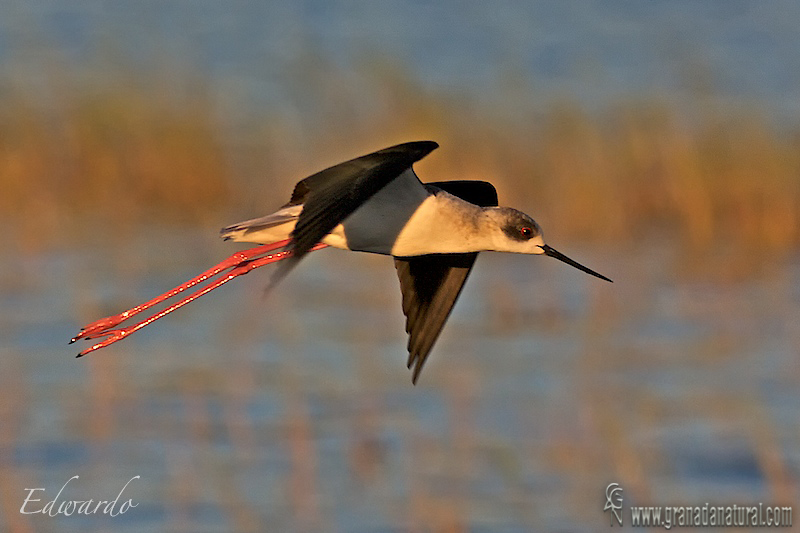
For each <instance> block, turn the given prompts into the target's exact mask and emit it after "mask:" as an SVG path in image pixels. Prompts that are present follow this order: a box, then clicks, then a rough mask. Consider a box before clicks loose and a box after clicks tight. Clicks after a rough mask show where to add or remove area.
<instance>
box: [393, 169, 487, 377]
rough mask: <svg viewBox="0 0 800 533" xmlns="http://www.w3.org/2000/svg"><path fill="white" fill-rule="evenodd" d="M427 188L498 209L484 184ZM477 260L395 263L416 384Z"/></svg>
mask: <svg viewBox="0 0 800 533" xmlns="http://www.w3.org/2000/svg"><path fill="white" fill-rule="evenodd" d="M426 186H427V187H429V188H430V189H431V190H433V191H434V192H435V191H436V190H439V189H441V190H444V191H446V192H449V193H450V194H453V195H454V196H458V197H459V198H462V199H463V200H466V201H468V202H470V203H473V204H475V205H479V206H481V207H487V206H494V205H497V191H496V190H495V188H494V186H492V184H491V183H487V182H485V181H446V182H439V183H427V184H426ZM477 257H478V253H477V252H474V253H465V254H437V255H421V256H417V257H403V258H395V260H394V265H395V268H396V269H397V276H398V277H399V278H400V290H401V291H402V293H403V313H404V314H405V315H406V332H408V336H409V337H408V368H411V366H412V365H413V366H414V374H413V377H412V381H413V383H414V384H416V383H417V379H418V378H419V374H420V372H421V371H422V366H423V365H424V364H425V360H426V359H427V358H428V354H429V353H430V351H431V348H433V344H434V343H435V342H436V339H437V338H438V337H439V333H441V331H442V328H443V327H444V323H445V322H446V321H447V317H448V316H450V311H452V309H453V305H455V303H456V300H457V299H458V295H459V294H460V293H461V289H462V288H463V287H464V283H465V282H466V281H467V277H468V276H469V273H470V271H471V270H472V266H473V265H474V264H475V259H476V258H477Z"/></svg>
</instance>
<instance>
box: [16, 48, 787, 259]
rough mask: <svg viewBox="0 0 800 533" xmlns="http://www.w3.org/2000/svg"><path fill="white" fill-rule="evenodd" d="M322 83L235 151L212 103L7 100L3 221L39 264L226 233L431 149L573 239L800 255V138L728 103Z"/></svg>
mask: <svg viewBox="0 0 800 533" xmlns="http://www.w3.org/2000/svg"><path fill="white" fill-rule="evenodd" d="M311 66H312V67H315V68H309V69H302V73H295V76H296V79H294V81H293V82H292V83H294V84H296V85H297V86H298V87H303V91H302V92H303V94H302V102H306V101H307V102H311V103H313V105H310V104H309V106H308V107H309V108H310V109H313V111H309V112H308V113H305V115H304V116H303V117H301V118H300V119H297V118H296V117H295V118H294V119H290V118H289V115H288V114H287V113H286V112H285V110H274V112H272V113H270V112H269V111H265V112H264V113H263V115H261V116H259V117H258V118H257V119H256V120H253V121H252V123H254V124H257V125H256V126H254V127H253V126H252V124H251V126H250V127H249V129H248V130H247V131H242V132H240V134H241V136H240V135H239V134H237V135H236V136H237V139H231V138H230V137H231V135H228V136H227V137H226V136H224V135H223V134H222V133H221V132H222V131H225V128H223V127H222V124H221V120H220V119H219V118H218V117H217V115H216V110H215V107H214V101H213V97H211V96H209V91H208V90H202V89H201V90H200V94H201V96H199V97H186V98H178V99H176V98H167V97H165V96H164V95H162V94H161V93H159V91H156V90H150V89H147V88H146V86H142V85H141V84H139V86H138V88H137V87H134V86H133V85H132V84H128V85H125V84H120V85H117V86H116V88H110V89H105V90H102V91H99V92H98V91H69V90H67V91H63V96H62V98H61V99H60V100H59V102H58V103H57V105H55V106H53V105H50V106H49V107H46V106H42V105H38V103H37V102H36V101H35V100H34V99H33V98H29V97H27V96H26V94H24V93H23V92H22V91H16V92H15V91H6V93H3V97H2V99H0V187H2V190H3V192H4V194H3V195H1V196H0V212H1V213H2V215H3V218H5V219H7V220H9V221H10V222H12V224H13V227H14V229H15V230H16V231H15V234H16V235H17V236H18V237H19V238H20V239H21V240H22V241H23V244H26V245H29V246H42V245H48V244H52V243H53V242H55V241H56V240H62V239H65V238H66V239H67V241H69V240H70V238H72V239H73V240H74V239H75V238H77V237H78V234H76V233H75V231H74V229H75V227H76V223H77V224H80V223H81V221H85V220H89V221H91V222H92V223H94V224H99V225H100V226H103V225H106V226H110V227H113V228H115V231H119V227H128V228H130V227H131V226H133V227H141V225H142V223H143V222H144V221H150V220H153V221H156V222H159V221H160V222H181V223H198V222H208V223H210V224H216V225H219V224H220V223H223V222H225V221H227V219H226V218H225V219H223V217H221V216H220V213H223V212H224V213H228V212H231V211H232V209H231V206H232V205H236V206H237V208H236V210H235V212H236V213H237V216H239V215H241V216H249V215H253V216H255V215H258V214H260V213H261V212H263V211H266V210H268V209H270V208H271V207H276V206H278V205H280V203H281V202H282V200H283V199H284V198H283V196H285V195H287V194H288V192H289V189H290V187H291V185H292V184H293V183H294V182H295V181H296V180H298V179H300V178H302V177H303V176H305V175H307V174H308V173H310V172H313V171H315V170H318V169H319V167H320V166H321V165H325V164H333V163H336V162H338V161H340V160H342V159H343V158H347V157H351V156H356V155H359V154H361V153H364V152H366V151H369V150H373V149H377V148H380V147H382V146H384V145H387V144H389V143H394V142H402V141H406V140H411V139H416V138H433V139H436V140H438V141H439V142H440V144H441V145H442V149H441V150H440V151H439V152H438V153H436V154H434V156H432V157H430V158H429V159H427V160H425V161H423V162H421V163H420V165H419V167H420V171H421V172H420V173H421V174H422V175H423V176H424V177H427V179H429V180H430V179H437V180H442V179H489V180H491V181H493V182H494V183H495V184H497V185H498V187H499V189H500V196H501V198H502V200H503V201H504V202H506V203H510V204H513V205H516V206H519V207H520V208H523V209H526V210H528V211H530V212H533V213H535V214H536V215H537V218H538V219H539V220H540V222H542V223H543V225H544V226H545V227H547V228H558V233H559V236H560V237H569V238H574V239H592V240H601V241H612V240H613V241H615V242H623V243H624V242H635V241H636V240H638V239H641V238H643V237H647V236H651V235H653V234H654V233H655V234H659V235H662V234H663V233H664V232H666V233H667V234H668V235H670V236H672V237H674V238H677V239H680V240H681V241H682V242H683V243H685V244H686V245H687V248H688V249H690V250H691V251H693V252H696V251H698V250H700V249H703V248H705V247H709V246H711V245H712V244H714V245H717V246H716V247H717V248H722V249H726V248H727V249H730V250H732V251H733V253H734V254H737V253H739V252H744V251H746V252H747V253H750V252H752V251H753V250H768V251H778V252H780V251H786V250H791V249H794V248H795V247H796V246H797V244H798V243H799V242H800V231H798V229H799V225H800V180H799V179H798V177H800V135H798V133H797V132H796V131H792V130H791V129H787V128H786V127H780V128H779V127H777V126H775V125H774V124H771V123H770V122H769V121H768V120H767V119H765V118H763V117H762V116H761V115H759V114H758V113H757V112H755V111H753V112H750V111H746V110H740V111H736V112H730V111H726V112H724V113H723V112H722V111H720V109H718V108H715V106H714V105H713V103H712V104H709V105H707V106H706V109H707V110H706V111H704V112H702V113H698V114H697V115H696V116H692V117H687V116H686V113H684V112H682V111H681V110H679V109H677V108H676V107H675V106H674V105H670V104H667V103H666V102H665V101H659V100H658V99H655V98H653V99H649V100H648V99H639V100H638V101H634V102H626V103H624V104H621V105H619V106H616V107H613V108H611V109H608V110H606V111H605V112H601V113H588V112H586V111H585V110H584V109H582V108H581V106H580V105H579V104H577V103H575V102H570V101H561V102H555V103H553V104H552V105H548V106H546V110H545V111H542V110H541V109H535V108H533V107H530V108H521V109H518V110H514V112H513V113H509V112H508V111H507V110H506V111H503V110H502V109H499V108H498V105H497V103H496V102H488V103H487V102H482V101H477V100H476V99H475V98H470V97H467V96H463V95H458V94H452V93H446V92H444V91H436V90H432V89H425V88H423V87H422V85H421V84H420V83H417V82H415V81H414V78H413V76H412V75H410V74H408V73H406V72H404V71H402V70H401V69H397V68H390V67H387V66H385V65H374V64H369V65H366V66H364V67H362V68H361V70H359V71H357V72H355V73H344V72H335V71H333V72H332V71H331V70H330V68H321V67H319V65H316V66H315V65H311ZM119 77H120V78H121V79H123V78H124V76H119ZM321 77H324V78H325V80H322V79H320V78H321ZM331 79H333V80H335V81H336V82H335V83H332V82H331ZM323 81H324V83H323ZM201 85H202V84H201ZM356 86H358V87H362V88H363V87H367V89H365V90H366V91H368V92H369V94H370V95H371V96H372V98H369V99H367V100H364V99H363V97H362V96H363V95H359V94H357V93H356V92H355V89H354V87H356ZM515 90H516V91H517V93H519V91H520V89H519V88H517V89H515ZM530 90H531V91H532V89H530ZM497 98H498V100H502V95H501V96H498V97H497ZM302 102H299V103H297V102H296V103H294V104H293V105H295V107H297V106H300V105H302ZM290 107H291V106H290ZM276 191H280V192H281V194H279V196H280V197H275V196H276ZM70 232H71V233H70ZM79 235H81V236H85V235H86V230H85V228H84V229H83V230H82V231H81V232H80V233H79Z"/></svg>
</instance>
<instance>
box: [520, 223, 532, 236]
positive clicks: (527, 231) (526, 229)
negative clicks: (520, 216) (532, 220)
mask: <svg viewBox="0 0 800 533" xmlns="http://www.w3.org/2000/svg"><path fill="white" fill-rule="evenodd" d="M519 232H520V233H521V234H522V236H523V237H525V238H526V239H530V238H531V236H532V235H533V230H532V229H531V228H529V227H528V226H525V227H522V228H520V230H519Z"/></svg>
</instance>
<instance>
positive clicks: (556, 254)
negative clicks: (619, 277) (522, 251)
mask: <svg viewBox="0 0 800 533" xmlns="http://www.w3.org/2000/svg"><path fill="white" fill-rule="evenodd" d="M539 248H541V249H542V250H544V254H545V255H549V256H550V257H555V258H556V259H558V260H559V261H563V262H565V263H566V264H568V265H571V266H574V267H575V268H577V269H578V270H583V271H584V272H586V273H587V274H591V275H592V276H595V277H597V278H600V279H604V280H606V281H610V282H611V283H614V282H613V281H611V280H610V279H608V278H607V277H605V276H604V275H602V274H598V273H597V272H595V271H594V270H592V269H591V268H586V267H585V266H583V265H582V264H580V263H576V262H575V261H573V260H572V259H570V258H569V257H567V256H566V255H564V254H562V253H561V252H559V251H558V250H556V249H555V248H551V247H549V246H547V245H546V244H543V245H541V246H540V247H539Z"/></svg>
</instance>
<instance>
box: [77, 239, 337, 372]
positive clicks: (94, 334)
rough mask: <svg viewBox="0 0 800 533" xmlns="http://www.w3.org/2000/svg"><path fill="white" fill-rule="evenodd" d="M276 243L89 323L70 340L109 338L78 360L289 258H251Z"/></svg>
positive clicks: (282, 255)
mask: <svg viewBox="0 0 800 533" xmlns="http://www.w3.org/2000/svg"><path fill="white" fill-rule="evenodd" d="M276 244H278V243H275V244H271V245H265V246H258V247H256V248H252V249H249V250H243V251H242V252H239V253H238V254H234V255H233V256H231V257H229V258H228V259H226V260H225V261H223V262H222V263H220V264H218V265H216V266H215V267H214V268H212V269H210V270H208V271H206V272H204V273H203V274H201V275H200V276H197V277H196V278H192V279H191V280H189V281H187V282H186V283H184V284H182V285H179V286H178V287H176V288H174V289H172V290H171V291H168V292H166V293H164V294H162V295H161V296H157V297H156V298H153V299H152V300H150V301H149V302H147V303H145V304H142V305H140V306H137V307H134V308H133V309H131V310H129V311H126V312H125V313H121V314H119V315H114V316H112V317H108V318H107V319H101V320H98V321H97V322H93V323H92V324H90V325H89V326H87V327H86V328H85V329H84V330H83V331H82V332H81V333H80V335H79V336H77V337H76V338H75V339H73V341H74V340H77V339H79V338H83V339H95V338H99V337H104V336H106V335H109V336H108V337H107V338H105V339H103V340H102V341H101V342H98V343H97V344H94V345H92V346H90V347H89V348H87V349H86V350H83V351H82V352H80V353H79V354H78V357H81V356H84V355H86V354H88V353H90V352H93V351H95V350H99V349H100V348H104V347H105V346H108V345H109V344H113V343H115V342H117V341H118V340H121V339H124V338H125V337H127V336H128V335H130V334H131V333H133V332H134V331H137V330H139V329H141V328H143V327H145V326H147V325H148V324H150V323H152V322H154V321H156V320H158V319H159V318H161V317H163V316H166V315H168V314H169V313H171V312H173V311H175V310H176V309H179V308H181V307H183V306H184V305H186V304H188V303H189V302H191V301H194V300H196V299H197V298H199V297H201V296H202V295H204V294H206V293H209V292H211V291H213V290H214V289H216V288H218V287H221V286H222V285H224V284H225V283H227V282H229V281H230V280H232V279H233V278H235V277H238V276H241V275H243V274H247V273H248V272H250V271H251V270H253V269H256V268H259V267H262V266H264V265H268V264H270V263H274V262H276V261H280V260H281V259H286V258H287V257H289V256H290V255H291V251H288V250H285V251H282V252H278V253H275V254H269V255H267V256H264V257H254V256H257V255H260V254H261V253H264V252H265V251H268V250H274V249H276V248H279V247H281V246H276ZM286 244H287V242H286V241H282V245H283V246H285V245H286ZM265 247H272V248H267V249H265ZM325 247H327V245H326V244H322V243H318V244H317V245H316V246H314V247H313V248H312V249H311V251H314V250H320V249H322V248H325ZM240 254H241V255H240ZM237 257H243V259H240V260H239V261H238V262H237V263H235V264H230V262H231V261H232V260H234V259H235V258H237ZM231 267H233V268H232V269H231V271H230V272H228V274H227V275H225V276H223V277H221V278H219V279H217V280H215V281H213V282H211V283H209V284H208V285H206V286H205V287H203V288H201V289H198V290H197V291H195V292H193V293H191V294H189V295H187V296H185V297H184V298H182V299H181V300H179V301H177V302H175V303H174V304H172V305H170V306H169V307H167V308H166V309H164V310H162V311H160V312H158V313H156V314H154V315H152V316H150V317H148V318H146V319H144V320H142V321H141V322H137V323H136V324H132V325H130V326H127V327H124V328H119V329H111V328H113V327H114V326H116V325H117V324H119V323H120V322H122V321H124V320H126V319H127V318H128V317H130V316H132V315H134V314H136V313H139V312H141V311H143V310H144V309H147V308H149V307H152V306H153V305H155V304H157V303H159V302H163V301H164V300H167V299H169V298H171V297H172V296H175V295H176V294H179V293H181V292H183V291H184V290H186V289H187V288H190V287H193V286H195V285H197V284H198V283H202V282H203V281H205V280H207V279H209V278H210V277H213V276H214V275H216V274H219V273H220V272H222V271H224V270H226V269H228V268H231ZM134 310H135V311H134ZM131 311H134V312H131ZM119 317H122V318H121V319H119ZM114 320H116V322H114ZM104 321H108V322H104ZM105 323H108V324H110V325H108V326H105V327H100V326H102V324H105ZM90 327H93V329H91V330H90V329H89V328H90ZM73 341H70V342H73Z"/></svg>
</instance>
